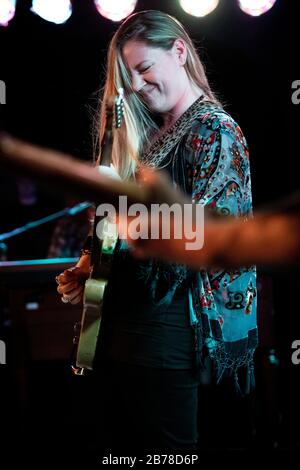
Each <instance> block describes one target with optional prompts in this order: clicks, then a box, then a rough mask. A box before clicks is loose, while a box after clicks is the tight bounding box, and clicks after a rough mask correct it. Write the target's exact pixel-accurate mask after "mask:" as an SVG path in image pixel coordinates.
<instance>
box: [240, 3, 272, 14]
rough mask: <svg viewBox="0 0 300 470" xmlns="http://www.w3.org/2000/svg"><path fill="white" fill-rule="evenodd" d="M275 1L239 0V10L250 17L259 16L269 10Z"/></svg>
mask: <svg viewBox="0 0 300 470" xmlns="http://www.w3.org/2000/svg"><path fill="white" fill-rule="evenodd" d="M275 2H276V0H239V5H240V9H241V10H243V11H244V12H245V13H247V14H248V15H251V16H259V15H262V14H263V13H266V11H268V10H270V8H272V6H273V5H274V3H275Z"/></svg>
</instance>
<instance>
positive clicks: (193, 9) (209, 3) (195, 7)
mask: <svg viewBox="0 0 300 470" xmlns="http://www.w3.org/2000/svg"><path fill="white" fill-rule="evenodd" d="M179 3H180V6H181V8H182V9H183V10H184V11H185V12H186V13H189V14H190V15H193V16H206V15H208V14H209V13H211V12H212V11H213V10H214V9H215V8H216V7H217V6H218V4H219V0H179Z"/></svg>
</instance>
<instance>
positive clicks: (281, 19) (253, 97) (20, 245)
mask: <svg viewBox="0 0 300 470" xmlns="http://www.w3.org/2000/svg"><path fill="white" fill-rule="evenodd" d="M30 4H31V2H30V1H29V0H19V1H18V5H17V12H16V16H15V18H14V19H13V20H12V21H11V22H10V24H9V26H8V27H7V28H2V27H1V28H0V79H1V80H4V81H5V83H6V88H7V104H6V105H2V106H0V113H1V115H0V116H1V121H2V123H1V127H2V128H3V129H4V130H6V131H8V132H9V133H11V134H13V135H16V136H18V137H21V138H23V139H26V140H29V141H32V142H34V143H37V144H39V145H43V146H46V147H51V148H54V149H58V150H62V151H64V152H68V153H70V154H72V155H74V156H76V157H78V158H80V159H82V160H86V161H91V159H92V157H93V131H92V129H93V126H94V122H95V113H96V109H97V103H98V93H99V90H100V89H101V86H102V84H103V78H104V76H105V57H106V51H107V45H108V42H109V40H110V38H111V37H112V35H113V33H114V31H115V30H116V28H117V26H118V24H115V23H112V22H111V21H109V20H106V19H105V18H103V17H101V16H100V15H99V14H98V13H97V11H96V9H95V7H94V5H93V1H92V0H74V2H73V8H74V10H73V14H72V16H71V18H70V19H69V20H68V21H67V22H66V24H64V25H59V26H58V25H54V24H51V23H48V22H46V21H44V20H42V19H41V18H39V17H38V16H35V15H34V14H32V13H31V12H30V11H29V7H30ZM297 4H298V2H297V1H283V0H282V1H280V0H277V2H276V4H275V5H274V7H273V8H272V9H271V10H270V11H269V12H268V13H266V14H264V15H262V16H260V17H250V16H248V15H246V14H244V13H243V12H241V11H240V9H239V7H238V5H237V2H235V1H233V0H226V1H225V0H223V1H221V2H220V5H219V7H218V8H217V9H216V10H215V11H214V12H213V13H212V14H210V15H209V16H207V17H205V18H203V19H199V18H194V17H192V16H189V15H187V14H185V13H184V12H183V10H182V9H181V8H180V7H179V6H178V3H177V2H176V1H174V0H164V1H156V0H139V1H138V4H137V10H143V9H150V8H153V9H161V10H163V11H166V12H168V13H170V14H172V15H174V16H176V17H177V18H178V19H179V20H180V21H181V22H182V23H183V24H184V25H185V26H186V28H187V29H188V31H189V32H190V34H191V36H192V37H193V39H194V40H195V41H196V44H197V46H198V49H199V52H200V56H201V58H202V60H203V61H204V63H205V65H206V70H207V74H208V77H209V81H210V83H211V85H212V88H213V89H214V90H215V91H216V92H217V94H218V96H219V97H220V99H221V101H223V103H224V105H225V108H226V110H227V111H228V112H229V113H231V115H232V116H233V117H234V118H235V119H236V121H237V122H238V123H239V124H240V126H241V127H242V129H243V131H244V134H245V136H246V138H247V140H248V143H249V146H250V152H251V153H250V157H251V167H252V185H253V197H254V208H255V209H258V208H259V207H261V206H262V205H263V204H265V203H269V204H271V205H273V204H275V203H276V201H277V200H282V198H284V197H286V196H287V195H288V194H290V193H291V192H292V191H294V190H295V189H297V188H298V187H299V183H298V168H299V165H298V162H297V160H298V159H299V148H298V145H297V143H296V142H297V139H298V132H297V131H298V128H299V114H300V105H298V106H296V105H293V104H292V101H291V95H292V89H291V84H292V82H293V81H294V80H297V79H299V78H300V77H299V74H298V62H299V59H298V57H299V52H298V51H297V38H298V35H297V26H298V25H297V21H298V19H299V13H298V5H297ZM296 69H297V70H296ZM0 171H1V173H0V183H1V189H0V210H1V218H0V233H3V232H6V231H9V230H11V229H13V228H15V227H18V226H21V225H22V224H24V223H26V222H28V221H31V220H35V219H38V218H39V217H43V216H46V215H48V214H51V213H52V212H55V211H57V210H60V209H62V208H63V207H65V206H66V204H67V202H68V197H69V195H68V193H67V191H66V193H65V194H63V193H60V192H58V191H57V188H54V187H45V185H39V184H35V183H32V184H33V191H34V192H35V194H36V199H35V202H34V203H33V204H30V205H24V204H22V202H21V197H20V191H21V190H20V188H21V183H20V182H22V179H20V176H16V175H14V174H12V173H11V172H10V173H8V172H6V171H4V170H3V168H1V170H0ZM54 227H55V223H49V224H46V225H44V226H42V227H40V228H38V229H35V230H32V231H30V232H27V233H26V234H22V235H19V236H17V237H14V238H12V239H11V240H9V241H7V246H8V255H7V256H8V259H9V260H18V259H34V258H45V257H46V256H47V251H48V248H49V243H50V238H51V235H52V232H53V230H54ZM49 276H50V275H49ZM49 279H50V277H49ZM298 280H299V272H296V271H294V270H293V271H292V270H291V269H289V267H287V269H286V270H285V271H284V272H282V271H280V270H276V269H274V270H263V271H261V270H260V278H259V289H260V303H259V305H260V307H259V308H260V320H259V321H260V324H261V325H260V326H261V329H260V330H261V346H260V348H259V350H258V352H257V379H258V387H257V395H256V402H255V407H254V409H253V411H252V412H251V416H252V418H253V420H254V425H253V426H252V435H251V442H252V441H254V442H255V446H256V447H259V448H262V449H271V450H272V451H274V449H275V450H276V449H277V451H278V450H282V451H284V452H288V453H289V452H292V451H293V450H296V449H299V447H300V437H299V431H298V430H297V428H298V423H299V420H300V415H299V405H298V403H299V392H300V387H299V382H300V381H299V374H300V365H299V366H295V365H293V364H292V363H291V353H292V350H291V343H292V341H293V340H295V339H300V326H299V306H298V301H297V297H298V295H297V293H298V290H299V287H298ZM49 282H50V281H49V280H48V283H49ZM20 283H21V284H22V280H21V281H20ZM4 285H5V280H4ZM7 285H8V284H6V288H7ZM9 285H10V284H9ZM8 289H12V288H11V287H8ZM51 289H52V291H54V289H55V285H54V284H51ZM13 292H15V291H13ZM13 296H14V294H13ZM7 298H8V294H7V290H6V291H5V294H3V295H2V303H3V305H4V307H3V308H2V310H3V312H4V311H5V312H6V313H5V315H6V317H5V315H4V314H3V316H4V317H5V318H6V322H5V324H3V325H2V331H3V333H2V335H1V336H0V339H1V338H2V339H3V338H4V337H5V338H7V341H8V345H9V347H8V355H9V356H10V355H11V356H12V355H13V351H12V350H10V344H11V343H10V338H11V336H12V330H13V328H12V326H11V322H10V321H9V316H10V308H11V305H10V303H9V302H10V301H8V300H7ZM4 299H6V301H7V302H6V303H5V302H4ZM7 320H8V321H7ZM68 340H70V338H68ZM14 347H15V348H18V346H17V345H16V344H15V345H14ZM70 348H71V346H70ZM273 349H274V353H275V363H274V364H272V361H270V351H271V350H273ZM272 354H273V353H272V352H271V355H272ZM30 357H31V356H30V355H29V356H28V358H27V360H26V361H27V362H26V361H25V365H24V364H23V369H22V373H25V375H26V380H27V383H28V384H29V385H28V390H29V391H27V395H26V397H25V398H23V401H22V399H20V397H19V390H18V389H17V388H18V386H19V385H16V384H15V380H16V378H15V368H14V367H12V366H10V365H9V363H8V365H7V366H5V367H4V366H0V367H1V370H0V372H1V376H3V379H4V382H3V383H6V387H4V392H5V398H4V399H3V401H2V402H1V404H0V410H2V409H3V410H4V409H6V410H8V413H7V421H5V422H7V425H6V426H7V428H9V429H10V432H11V434H9V436H10V437H11V441H12V442H14V439H18V440H17V442H18V443H19V444H20V443H21V442H23V444H24V443H26V445H24V448H25V450H26V452H27V453H28V455H33V454H34V453H35V447H36V446H35V439H37V437H38V436H39V438H40V440H39V443H41V442H42V443H44V444H45V443H48V444H47V445H49V448H50V449H52V451H53V452H54V453H55V449H56V446H58V442H61V443H62V442H64V440H65V441H66V442H68V445H70V442H71V443H72V444H74V446H75V448H76V449H77V450H78V449H79V448H80V445H79V444H78V438H77V436H76V433H77V431H76V433H75V431H74V429H75V428H76V423H77V421H78V422H80V423H81V422H83V423H84V425H86V422H85V420H84V418H82V411H80V412H79V415H78V414H77V410H74V413H73V408H72V407H73V401H72V400H74V403H75V404H74V408H76V407H77V406H78V407H79V408H80V407H81V406H82V403H83V401H84V400H81V399H80V398H79V396H80V394H81V393H83V396H84V394H87V395H88V394H89V390H90V389H89V379H88V380H87V381H86V385H83V386H82V385H79V388H78V385H77V384H76V385H74V383H73V378H71V377H70V376H69V369H68V361H67V360H65V361H64V360H61V361H58V362H55V361H54V360H51V358H49V360H48V361H46V362H45V363H44V362H43V361H39V360H32V357H31V359H30ZM17 384H19V382H17ZM82 388H83V390H82ZM74 390H75V391H74ZM77 393H78V396H77ZM70 396H71V398H70ZM77 398H78V403H77ZM70 400H71V402H72V407H71V405H70V403H71V402H70ZM210 400H211V406H214V402H213V398H212V395H210ZM219 406H220V405H219ZM226 406H228V403H227V404H224V407H226ZM71 408H72V409H71ZM234 413H235V414H237V412H236V411H235V412H234V410H233V415H234ZM91 421H92V419H91ZM232 427H233V425H232ZM53 428H55V432H54V434H55V433H57V432H58V430H57V428H60V432H58V436H59V437H58V438H56V439H54V443H53V435H54V434H52V429H53ZM20 429H21V431H20ZM213 429H214V428H213V426H212V425H211V424H210V426H209V425H208V430H209V432H211V433H212V435H215V433H214V430H213ZM5 430H6V428H5ZM17 430H18V432H17ZM223 431H224V429H223ZM78 432H79V431H78ZM238 434H239V429H236V437H235V439H236V447H242V448H243V447H245V442H246V440H247V439H245V440H244V441H243V439H238V438H237V435H238ZM208 435H209V434H208ZM224 435H226V426H225V431H224ZM16 436H18V438H16ZM51 439H52V440H51ZM221 441H222V439H220V438H219V440H218V445H220V446H221V447H222V445H221ZM224 442H226V439H225V441H223V443H224ZM51 443H52V444H51ZM247 443H248V440H247ZM252 444H253V443H252ZM246 445H247V444H246ZM208 447H209V446H208ZM47 448H48V447H47ZM53 449H54V450H53ZM53 452H52V453H53Z"/></svg>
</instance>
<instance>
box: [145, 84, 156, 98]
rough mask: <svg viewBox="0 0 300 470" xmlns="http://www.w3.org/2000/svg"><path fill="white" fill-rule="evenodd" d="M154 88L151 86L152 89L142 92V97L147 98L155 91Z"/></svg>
mask: <svg viewBox="0 0 300 470" xmlns="http://www.w3.org/2000/svg"><path fill="white" fill-rule="evenodd" d="M155 88H156V86H155V85H153V86H152V87H150V88H147V89H145V90H143V95H144V96H145V97H146V98H147V96H148V95H150V94H151V93H152V91H153V90H155Z"/></svg>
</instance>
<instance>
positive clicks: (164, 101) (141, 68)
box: [123, 39, 187, 113]
mask: <svg viewBox="0 0 300 470" xmlns="http://www.w3.org/2000/svg"><path fill="white" fill-rule="evenodd" d="M123 57H124V60H125V63H126V65H127V68H128V70H129V72H130V75H131V78H132V87H133V90H134V91H135V92H137V93H138V94H139V95H140V97H141V99H142V100H143V101H144V102H145V103H146V105H147V106H148V108H149V109H150V110H151V111H153V112H157V113H166V112H170V111H171V110H172V109H174V108H175V107H176V104H177V103H178V101H179V100H180V98H181V96H182V94H183V93H184V90H185V87H186V81H187V75H186V72H185V69H184V64H185V60H186V47H185V43H184V42H183V41H182V40H181V39H177V40H176V41H174V44H173V47H172V49H170V50H168V51H166V50H164V49H160V48H155V47H150V46H148V45H147V44H146V43H144V42H139V41H134V40H130V41H128V42H127V43H126V44H125V45H124V47H123Z"/></svg>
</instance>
